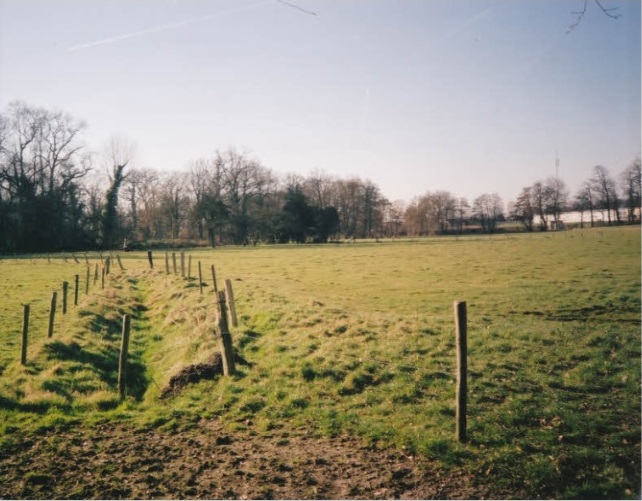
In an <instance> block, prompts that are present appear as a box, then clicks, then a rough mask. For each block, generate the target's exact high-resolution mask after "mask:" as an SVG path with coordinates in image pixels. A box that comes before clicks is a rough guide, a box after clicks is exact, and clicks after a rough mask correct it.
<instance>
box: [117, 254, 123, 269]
mask: <svg viewBox="0 0 642 501" xmlns="http://www.w3.org/2000/svg"><path fill="white" fill-rule="evenodd" d="M116 260H117V261H118V266H119V267H120V271H125V267H124V266H123V262H122V261H121V260H120V256H119V255H118V254H116Z"/></svg>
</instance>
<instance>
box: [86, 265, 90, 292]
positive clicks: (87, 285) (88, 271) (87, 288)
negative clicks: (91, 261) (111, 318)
mask: <svg viewBox="0 0 642 501" xmlns="http://www.w3.org/2000/svg"><path fill="white" fill-rule="evenodd" d="M90 275H91V267H90V266H89V265H87V279H86V280H85V296H86V295H87V294H89V276H90Z"/></svg>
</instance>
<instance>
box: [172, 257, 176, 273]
mask: <svg viewBox="0 0 642 501" xmlns="http://www.w3.org/2000/svg"><path fill="white" fill-rule="evenodd" d="M172 263H173V264H174V275H176V252H172Z"/></svg>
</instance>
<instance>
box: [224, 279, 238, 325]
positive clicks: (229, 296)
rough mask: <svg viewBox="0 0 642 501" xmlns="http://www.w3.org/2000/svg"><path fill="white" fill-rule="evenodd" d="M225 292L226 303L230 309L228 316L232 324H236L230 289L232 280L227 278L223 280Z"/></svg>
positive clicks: (234, 306) (232, 296)
mask: <svg viewBox="0 0 642 501" xmlns="http://www.w3.org/2000/svg"><path fill="white" fill-rule="evenodd" d="M225 292H226V293H227V304H228V307H229V309H230V317H231V318H232V326H234V327H236V326H238V324H239V323H238V320H237V319H236V305H235V304H234V291H232V281H231V280H230V279H229V278H228V279H227V280H225Z"/></svg>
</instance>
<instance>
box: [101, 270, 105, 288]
mask: <svg viewBox="0 0 642 501" xmlns="http://www.w3.org/2000/svg"><path fill="white" fill-rule="evenodd" d="M100 288H101V289H104V288H105V268H104V267H103V268H102V270H101V274H100Z"/></svg>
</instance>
